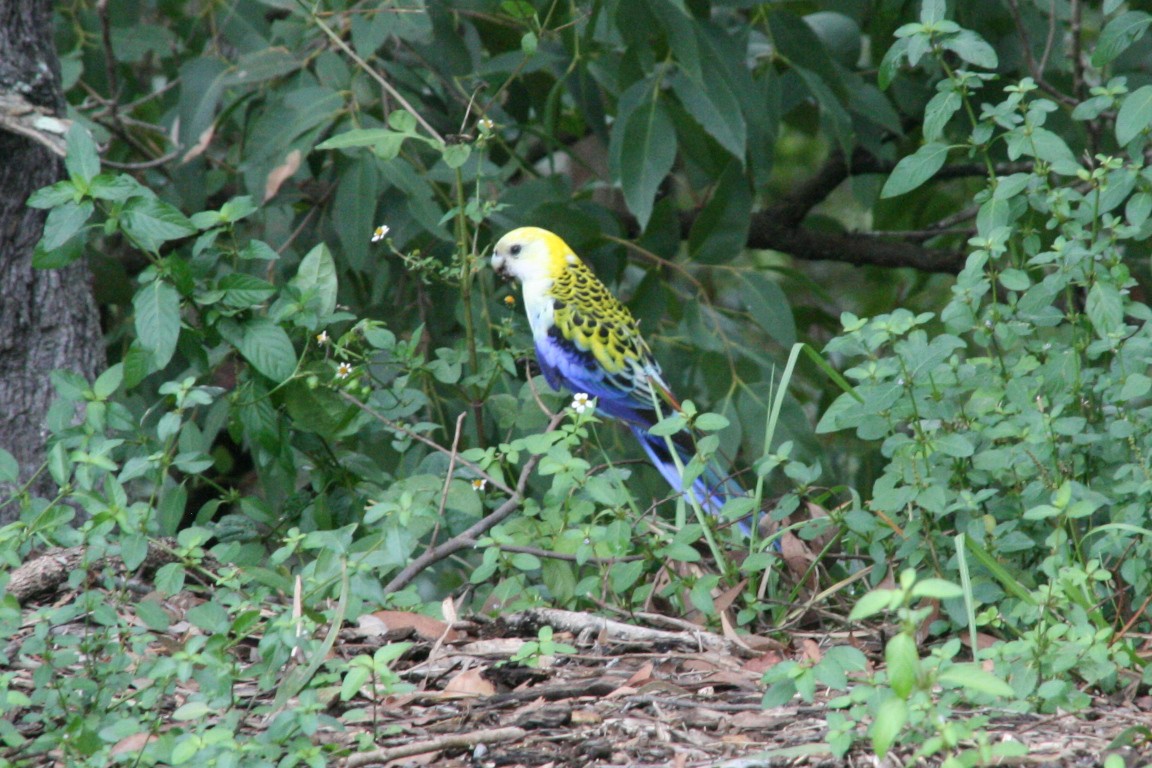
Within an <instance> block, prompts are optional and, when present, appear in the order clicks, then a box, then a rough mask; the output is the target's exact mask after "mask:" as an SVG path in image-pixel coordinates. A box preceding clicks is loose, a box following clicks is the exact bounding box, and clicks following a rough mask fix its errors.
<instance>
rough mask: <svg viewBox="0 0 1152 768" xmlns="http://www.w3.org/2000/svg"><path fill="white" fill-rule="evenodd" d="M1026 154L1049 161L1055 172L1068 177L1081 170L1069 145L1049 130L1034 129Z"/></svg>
mask: <svg viewBox="0 0 1152 768" xmlns="http://www.w3.org/2000/svg"><path fill="white" fill-rule="evenodd" d="M1026 154H1030V155H1033V156H1035V157H1036V158H1038V159H1040V160H1047V161H1048V162H1049V163H1050V164H1051V165H1052V170H1053V171H1055V172H1056V173H1062V174H1064V175H1066V176H1073V175H1075V174H1076V172H1077V171H1078V170H1080V164H1079V163H1078V162H1076V155H1075V154H1073V153H1072V150H1071V149H1069V147H1068V144H1067V143H1066V142H1065V141H1064V139H1062V138H1060V137H1059V136H1058V135H1056V134H1055V133H1053V132H1052V131H1050V130H1048V129H1047V128H1033V129H1032V135H1031V147H1030V149H1029V150H1028V151H1027V152H1026Z"/></svg>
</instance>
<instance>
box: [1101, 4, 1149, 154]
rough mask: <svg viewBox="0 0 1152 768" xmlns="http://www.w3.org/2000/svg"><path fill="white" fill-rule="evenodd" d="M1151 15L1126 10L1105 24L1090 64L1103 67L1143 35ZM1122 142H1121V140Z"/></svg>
mask: <svg viewBox="0 0 1152 768" xmlns="http://www.w3.org/2000/svg"><path fill="white" fill-rule="evenodd" d="M1150 24H1152V16H1149V15H1148V14H1147V13H1144V12H1143V11H1126V12H1124V13H1122V14H1120V15H1119V16H1117V17H1116V18H1114V19H1112V20H1111V21H1109V22H1108V24H1107V25H1105V27H1104V29H1103V30H1101V32H1100V37H1099V38H1097V40H1096V48H1095V50H1093V51H1092V66H1094V67H1096V68H1100V67H1103V66H1104V65H1106V64H1108V63H1109V62H1111V61H1112V60H1114V59H1115V58H1116V57H1117V56H1119V55H1120V54H1122V53H1124V51H1126V50H1128V49H1129V48H1130V47H1131V46H1132V44H1133V43H1135V42H1136V41H1137V40H1139V39H1140V38H1141V37H1143V36H1144V32H1145V31H1146V30H1147V29H1148V26H1149V25H1150ZM1122 143H1123V142H1122Z"/></svg>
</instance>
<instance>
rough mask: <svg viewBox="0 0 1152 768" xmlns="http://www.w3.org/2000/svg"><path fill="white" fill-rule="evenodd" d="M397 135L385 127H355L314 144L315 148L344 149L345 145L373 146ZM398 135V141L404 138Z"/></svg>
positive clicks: (390, 139)
mask: <svg viewBox="0 0 1152 768" xmlns="http://www.w3.org/2000/svg"><path fill="white" fill-rule="evenodd" d="M396 136H397V134H396V132H395V131H390V130H388V129H387V128H357V129H356V130H352V131H345V132H344V133H340V134H337V135H335V136H333V137H332V138H330V139H328V140H326V141H322V142H320V143H319V144H317V145H316V149H344V148H345V147H374V146H376V145H377V144H380V143H381V142H386V141H392V140H393V139H395V138H396ZM404 138H405V137H404V136H402V135H401V136H400V141H403V140H404Z"/></svg>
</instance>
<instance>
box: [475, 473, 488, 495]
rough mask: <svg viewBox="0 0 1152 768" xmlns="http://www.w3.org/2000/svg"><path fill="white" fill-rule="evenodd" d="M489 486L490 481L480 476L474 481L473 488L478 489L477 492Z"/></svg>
mask: <svg viewBox="0 0 1152 768" xmlns="http://www.w3.org/2000/svg"><path fill="white" fill-rule="evenodd" d="M487 487H488V481H487V480H485V479H484V478H482V477H478V478H476V479H475V480H473V481H472V490H474V491H476V493H480V492H481V491H483V490H484V489H485V488H487Z"/></svg>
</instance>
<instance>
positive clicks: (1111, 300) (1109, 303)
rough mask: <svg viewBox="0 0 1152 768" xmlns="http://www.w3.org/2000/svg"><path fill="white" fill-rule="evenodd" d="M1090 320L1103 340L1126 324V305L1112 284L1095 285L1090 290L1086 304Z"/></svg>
mask: <svg viewBox="0 0 1152 768" xmlns="http://www.w3.org/2000/svg"><path fill="white" fill-rule="evenodd" d="M1085 310H1086V312H1087V314H1088V319H1089V320H1091V321H1092V327H1093V328H1095V329H1096V333H1097V334H1098V335H1099V336H1100V337H1101V338H1107V336H1108V335H1109V334H1110V333H1112V332H1113V331H1116V330H1118V329H1119V328H1120V325H1121V324H1122V323H1123V322H1124V305H1123V302H1122V300H1121V298H1120V292H1119V291H1118V290H1116V286H1114V285H1112V284H1110V283H1095V284H1094V285H1093V286H1092V287H1091V288H1090V289H1089V290H1088V299H1087V301H1086V302H1085Z"/></svg>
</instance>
